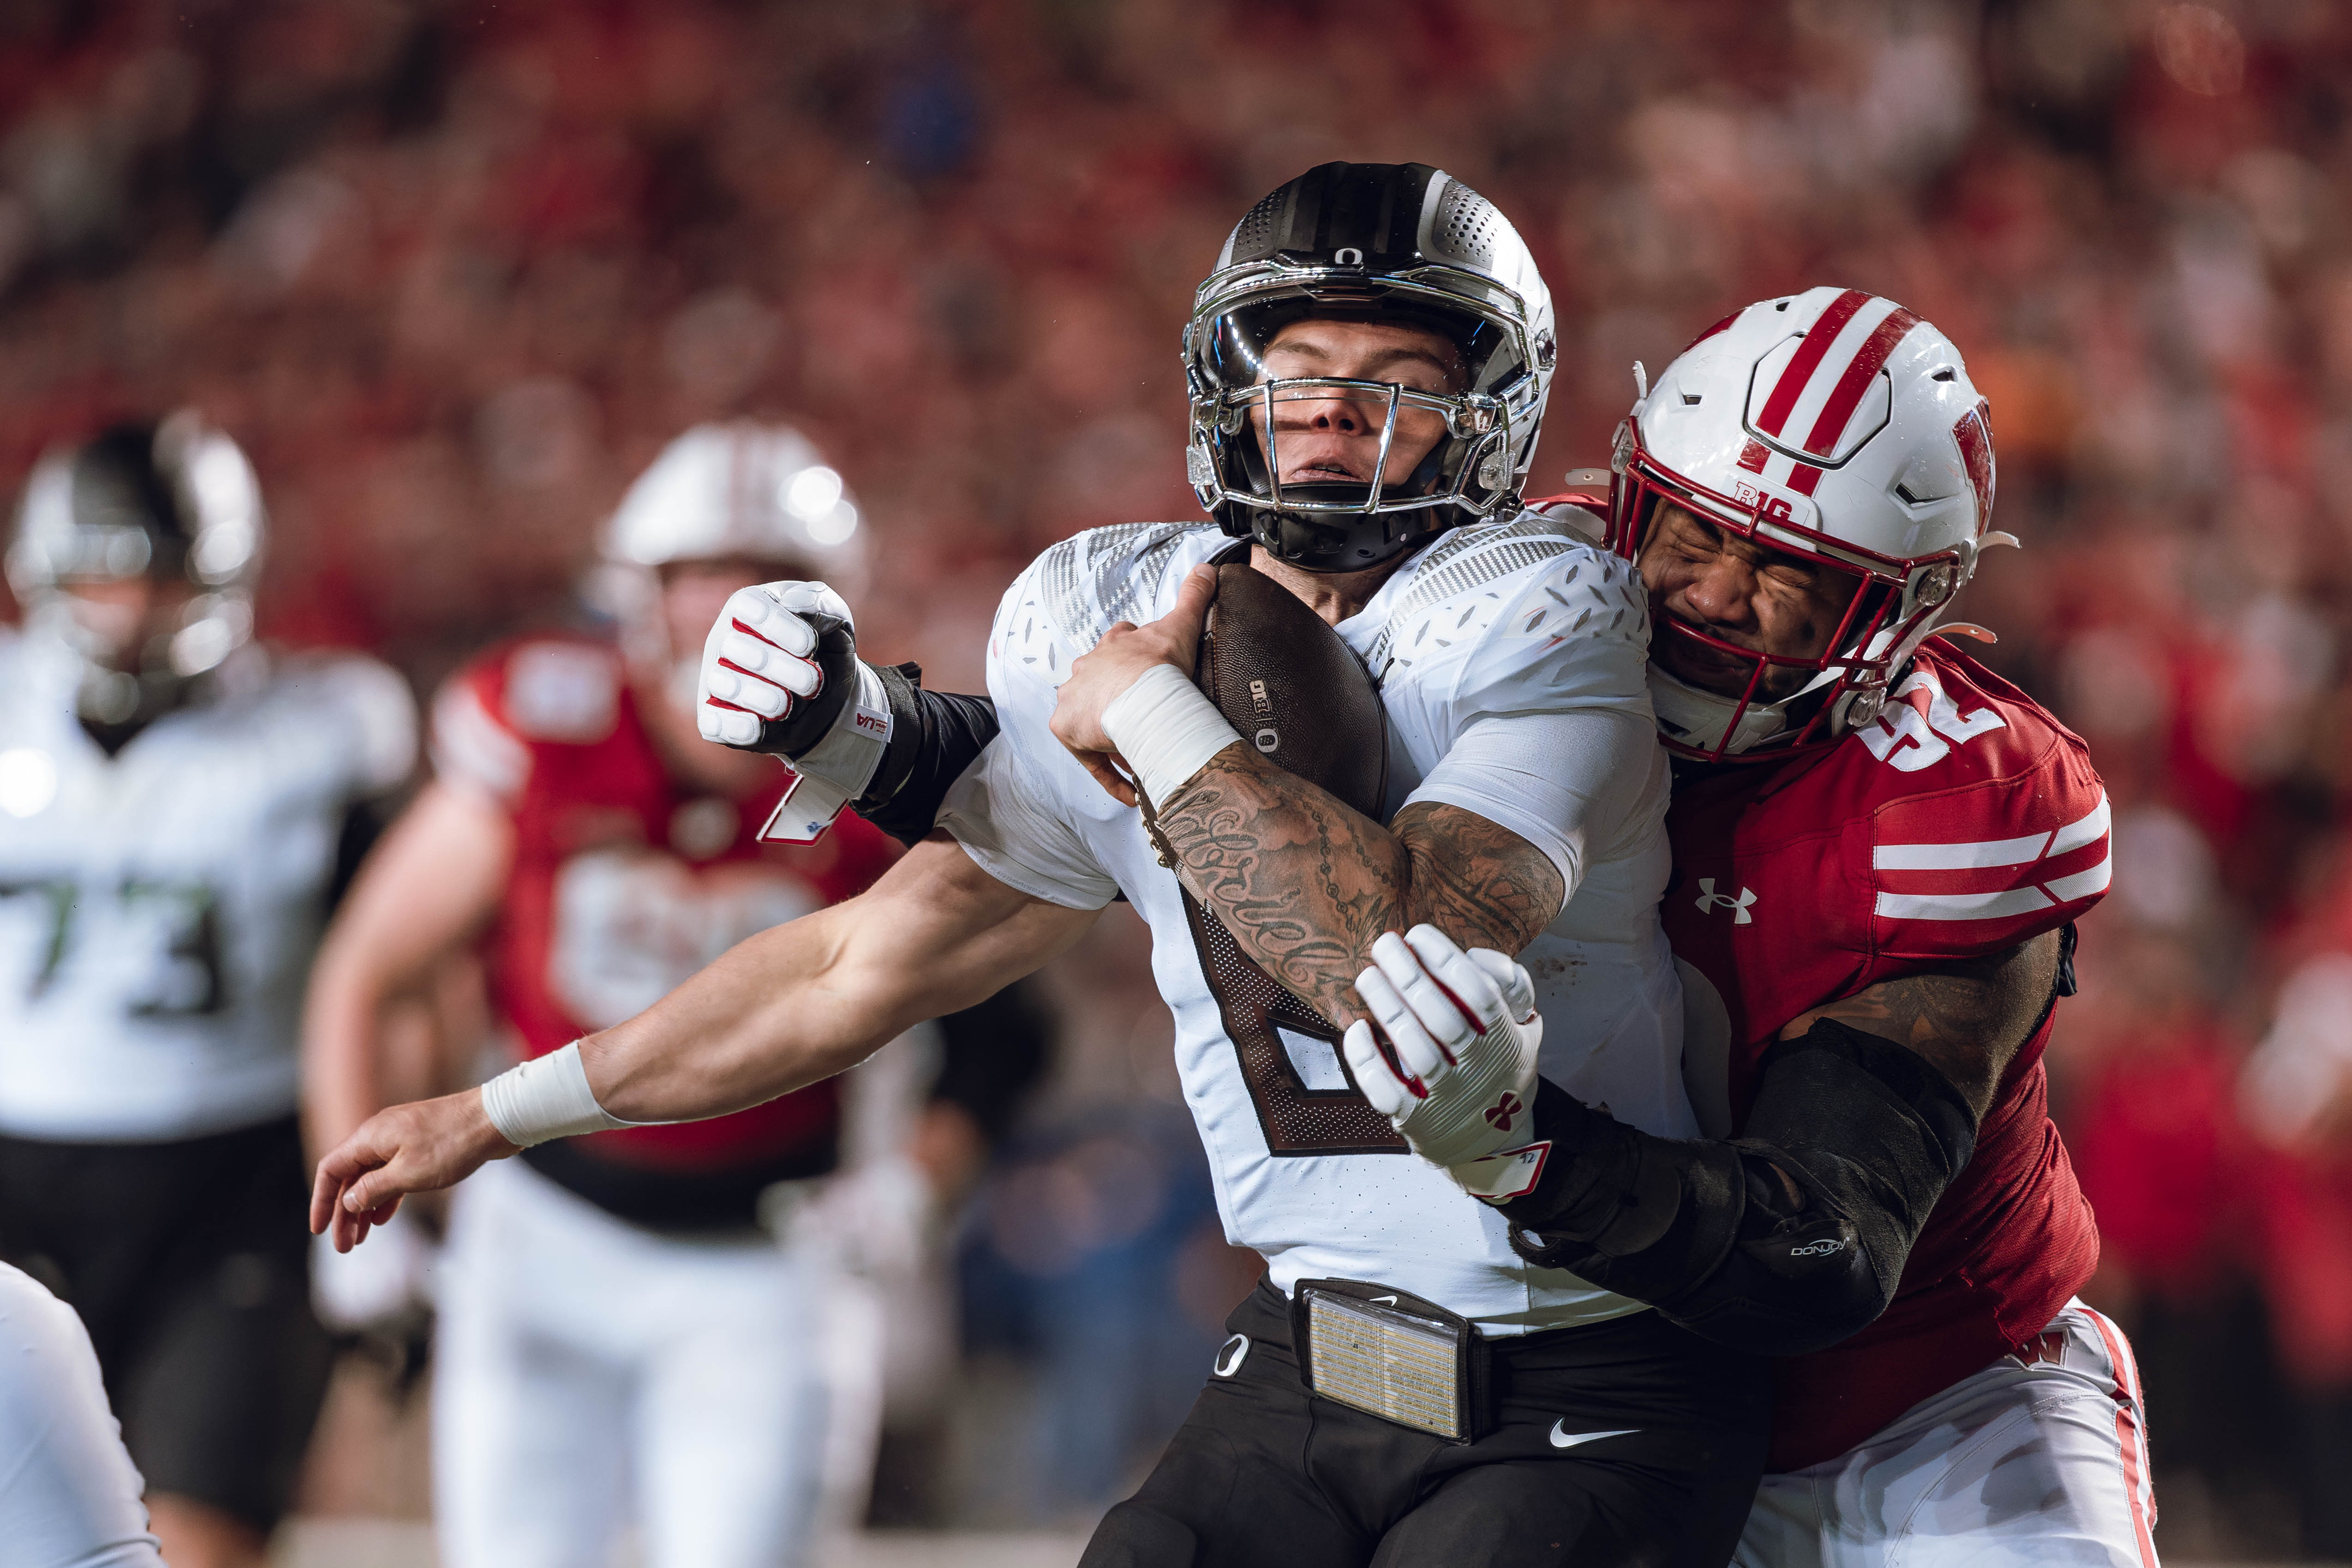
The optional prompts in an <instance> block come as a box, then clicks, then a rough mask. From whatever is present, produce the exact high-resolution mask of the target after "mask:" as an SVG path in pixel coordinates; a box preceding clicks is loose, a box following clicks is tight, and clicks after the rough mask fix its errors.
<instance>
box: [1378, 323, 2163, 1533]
mask: <svg viewBox="0 0 2352 1568" xmlns="http://www.w3.org/2000/svg"><path fill="white" fill-rule="evenodd" d="M1614 468H1615V474H1614V483H1613V485H1612V490H1611V495H1610V498H1609V501H1608V508H1609V537H1610V540H1611V542H1612V545H1613V546H1614V547H1615V548H1616V549H1618V550H1619V551H1621V552H1623V553H1625V554H1628V555H1630V556H1633V558H1634V559H1635V560H1636V561H1637V562H1638V563H1640V565H1641V568H1642V572H1643V578H1644V580H1645V582H1646V584H1647V585H1648V587H1649V589H1650V593H1651V599H1652V606H1653V611H1654V621H1655V624H1656V631H1655V633H1654V641H1653V645H1652V666H1651V690H1652V696H1653V698H1654V700H1655V703H1656V706H1657V710H1658V715H1659V727H1660V731H1661V733H1662V735H1663V736H1664V739H1665V742H1666V743H1667V745H1668V746H1669V748H1670V749H1671V750H1673V751H1674V752H1675V753H1676V754H1677V757H1678V759H1679V760H1678V762H1677V764H1676V767H1677V776H1676V780H1675V804H1674V807H1673V810H1672V813H1671V815H1670V816H1669V817H1668V819H1667V820H1668V831H1669V835H1670V837H1671V839H1672V842H1673V847H1674V854H1675V880H1674V882H1673V883H1672V884H1671V885H1670V886H1669V888H1668V890H1667V893H1666V898H1665V910H1664V917H1665V925H1666V931H1667V934H1668V936H1669V938H1670V939H1671V940H1672V941H1673V942H1674V946H1675V955H1676V957H1677V959H1678V960H1679V961H1680V963H1681V967H1682V971H1683V978H1684V986H1685V1013H1686V1027H1685V1063H1684V1070H1685V1078H1686V1079H1687V1081H1688V1083H1689V1087H1690V1089H1691V1097H1692V1100H1693V1104H1694V1108H1695V1109H1696V1110H1697V1111H1698V1114H1699V1120H1700V1121H1701V1124H1702V1125H1703V1126H1705V1127H1706V1130H1707V1131H1709V1133H1710V1134H1712V1135H1714V1137H1716V1138H1717V1139H1723V1140H1727V1142H1706V1143H1690V1144H1684V1145H1680V1146H1675V1145H1671V1144H1667V1143H1665V1142H1664V1141H1661V1140H1654V1139H1647V1138H1644V1137H1643V1136H1642V1135H1640V1134H1636V1133H1633V1132H1632V1131H1630V1130H1628V1129H1624V1128H1622V1127H1621V1126H1619V1125H1618V1124H1616V1123H1614V1122H1612V1121H1608V1120H1607V1119H1606V1118H1605V1117H1602V1116H1601V1115H1599V1114H1597V1113H1596V1112H1594V1111H1592V1110H1587V1109H1586V1108H1584V1107H1582V1106H1581V1105H1579V1104H1577V1103H1576V1102H1574V1101H1573V1100H1569V1099H1568V1097H1566V1096H1565V1095H1561V1094H1559V1092H1558V1091H1557V1090H1553V1089H1549V1086H1547V1087H1546V1088H1545V1089H1544V1090H1543V1091H1542V1098H1541V1099H1540V1100H1539V1101H1538V1124H1537V1131H1538V1134H1539V1135H1540V1137H1539V1140H1538V1143H1537V1144H1536V1145H1535V1149H1536V1151H1537V1152H1536V1153H1535V1154H1534V1155H1532V1156H1529V1157H1535V1158H1541V1159H1542V1160H1543V1162H1544V1175H1543V1178H1542V1180H1541V1181H1540V1182H1539V1183H1538V1187H1537V1189H1536V1191H1535V1192H1533V1193H1532V1194H1529V1195H1528V1197H1526V1198H1523V1199H1520V1200H1517V1201H1516V1202H1514V1203H1512V1204H1510V1205H1507V1209H1506V1212H1507V1213H1509V1214H1510V1215H1512V1217H1513V1218H1514V1219H1515V1220H1517V1222H1518V1223H1519V1225H1520V1226H1522V1245H1523V1246H1525V1247H1527V1248H1528V1250H1529V1251H1530V1252H1531V1253H1534V1254H1536V1255H1538V1256H1541V1257H1544V1258H1549V1259H1555V1260H1558V1261H1559V1262H1560V1263H1563V1264H1564V1265H1566V1266H1567V1267H1570V1268H1574V1269H1576V1270H1577V1271H1579V1272H1580V1273H1581V1274H1584V1275H1585V1276H1587V1277H1588V1278H1591V1279H1595V1280H1605V1281H1608V1282H1610V1283H1612V1285H1613V1286H1614V1287H1615V1288H1616V1289H1620V1290H1622V1291H1624V1292H1626V1293H1628V1294H1631V1295H1633V1296H1636V1297H1639V1298H1641V1299H1643V1300H1654V1301H1655V1302H1657V1303H1658V1304H1659V1305H1660V1307H1661V1308H1662V1310H1664V1311H1665V1312H1666V1314H1667V1315H1668V1316H1669V1317H1670V1318H1674V1319H1675V1320H1676V1321H1681V1322H1683V1323H1685V1325H1686V1326H1688V1327H1691V1328H1693V1329H1695V1330H1696V1331H1699V1332H1700V1333H1702V1334H1706V1335H1707V1336H1708V1337H1711V1338H1717V1339H1721V1340H1725V1341H1727V1342H1736V1343H1741V1344H1746V1345H1749V1346H1753V1347H1757V1348H1764V1349H1769V1350H1772V1351H1775V1352H1779V1353H1780V1354H1781V1355H1783V1356H1784V1357H1786V1358H1787V1359H1784V1360H1782V1361H1781V1362H1780V1363H1779V1373H1778V1375H1777V1377H1776V1383H1775V1396H1776V1415H1775V1424H1774V1440H1773V1449H1772V1457H1771V1459H1770V1461H1769V1470H1770V1473H1769V1474H1768V1475H1767V1476H1766V1478H1765V1480H1764V1483H1763V1486H1762V1487H1761V1489H1760V1490H1759V1495H1758V1500H1757V1505H1756V1509H1755V1511H1754V1513H1753V1515H1752V1516H1751V1518H1750V1520H1749V1523H1748V1529H1747V1531H1746V1532H1745V1534H1744V1536H1743V1538H1742V1541H1741V1544H1740V1551H1739V1555H1738V1559H1737V1561H1738V1562H1739V1563H1744V1564H1754V1565H1757V1568H1762V1565H1763V1564H1767V1563H1770V1564H1787V1563H1820V1564H1824V1565H1837V1568H1864V1565H1865V1564H1879V1563H1892V1562H1894V1561H1896V1560H1897V1559H1898V1558H1899V1559H1900V1560H1901V1561H1903V1562H1905V1563H1942V1562H1952V1563H1958V1562H1960V1561H1962V1560H1967V1561H1969V1562H1971V1563H1986V1562H1995V1563H2039V1562H2044V1561H2048V1560H2050V1559H2051V1558H2053V1557H2055V1556H2063V1557H2064V1558H2065V1559H2066V1560H2068V1561H2079V1562H2099V1563H2118V1564H2129V1563H2139V1564H2146V1565H2148V1568H2153V1564H2154V1563H2155V1561H2156V1552H2155V1547H2154V1543H2153V1542H2152V1540H2151V1538H2150V1533H2149V1531H2150V1528H2151V1526H2152V1525H2153V1523H2154V1519H2155V1508H2154V1500H2153V1498H2152V1496H2151V1494H2150V1491H2149V1486H2148V1474H2147V1435H2146V1427H2145V1413H2144V1411H2143V1409H2142V1406H2141V1402H2140V1393H2139V1384H2138V1376H2137V1371H2136V1369H2135V1368H2134V1366H2133V1363H2132V1359H2131V1352H2130V1349H2129V1347H2128V1346H2127V1345H2126V1343H2125V1342H2124V1338H2123V1336H2122V1334H2121V1332H2120V1331H2118V1330H2117V1329H2116V1326H2115V1324H2113V1323H2112V1322H2110V1321H2108V1320H2107V1319H2105V1318H2104V1317H2102V1316H2101V1315H2100V1314H2098V1313H2097V1312H2095V1311H2093V1310H2090V1309H2089V1308H2087V1307H2085V1306H2084V1305H2083V1303H2082V1302H2081V1301H2080V1300H2076V1299H2075V1296H2074V1292H2075V1291H2076V1290H2077V1289H2080V1288H2081V1286H2082V1285H2083V1284H2084V1282H2085V1281H2086V1280H2088V1279H2089V1278H2090V1276H2091V1273H2092V1270H2093V1268H2094V1267H2095V1264H2096V1261H2097V1257H2098V1237H2097V1231H2096V1227H2095V1222H2094V1220H2093V1217H2092V1215H2091V1211H2090V1206H2089V1205H2088V1204H2087V1203H2086V1202H2085V1201H2084V1197H2083V1195H2082V1193H2081V1191H2080V1189H2079V1188H2078V1187H2077V1186H2076V1184H2075V1182H2074V1173H2073V1171H2072V1169H2071V1167H2070V1166H2069V1165H2068V1163H2067V1160H2066V1152H2065V1149H2064V1146H2063V1144H2062V1143H2061V1142H2060V1141H2059V1138H2058V1134H2057V1131H2056V1129H2055V1128H2054V1127H2053V1126H2052V1125H2051V1122H2050V1121H2049V1117H2048V1115H2047V1110H2046V1106H2045V1086H2046V1080H2045V1076H2044V1072H2043V1068H2042V1048H2043V1047H2044V1045H2045V1044H2046V1043H2047V1041H2048V1039H2049V1036H2050V1030H2051V1026H2052V1021H2053V1011H2054V1004H2055V1001H2056V998H2057V997H2058V996H2059V995H2060V994H2064V993H2065V992H2067V991H2069V990H2071V988H2072V987H2071V967H2070V964H2069V953H2070V952H2071V947H2072V942H2073V923H2072V922H2073V921H2074V919H2075V918H2076V917H2078V916H2079V915H2081V914H2082V913H2083V912H2084V910H2087V909H2089V908H2090V906H2091V905H2092V904H2093V903H2095V901H2096V900H2098V899H2099V898H2100V897H2101V895H2102V894H2103V893H2104V892H2105V889H2106V886H2107V881H2108V876H2109V868H2110V854H2109V839H2108V821H2107V805H2106V797H2105V791H2104V790H2103V788H2102V787H2101V785H2100V783H2099V779H2098V775H2097V774H2096V773H2095V772H2093V770H2092V768H2091V765H2090V762H2089V759H2088V757H2087V756H2086V754H2085V752H2084V747H2083V744H2082V742H2080V741H2079V740H2078V739H2076V738H2075V737H2074V735H2073V734H2071V733H2070V732H2069V731H2067V730H2066V729H2065V728H2064V727H2063V726H2062V725H2061V724H2059V723H2058V721H2056V720H2055V719H2053V717H2051V715H2050V714H2049V713H2048V712H2047V711H2046V710H2044V709H2042V707H2041V706H2040V705H2039V704H2038V703H2036V702H2034V701H2033V700H2032V699H2031V698H2029V697H2027V696H2026V695H2025V694H2024V693H2022V692H2021V691H2019V690H2018V689H2016V688H2014V687H2012V686H2011V685H2009V684H2008V683H2007V682H2005V681H2002V680H2001V679H1999V678H1998V677H1996V676H1994V675H1993V674H1991V672H1990V671H1989V670H1987V669H1985V668H1983V667H1982V666H1981V665H1979V664H1978V663H1976V662H1975V661H1974V660H1972V659H1970V658H1968V657H1967V656H1966V655H1964V654H1962V653H1960V652H1958V650H1957V649H1956V648H1954V647H1951V646H1949V645H1948V641H1946V640H1934V641H1931V640H1929V639H1930V638H1931V637H1934V636H1935V624H1936V620H1937V616H1938V615H1939V614H1940V613H1941V611H1942V610H1943V608H1944V607H1945V606H1946V605H1948V604H1949V602H1950V600H1951V599H1952V597H1953V595H1955V594H1956V593H1957V592H1958V589H1959V587H1960V586H1961V584H1964V583H1965V582H1966V581H1967V579H1968V577H1969V574H1970V573H1971V572H1972V571H1973V569H1974V565H1975V562H1976V558H1977V555H1978V553H1979V552H1980V551H1981V550H1982V549H1983V548H1985V547H1986V546H1987V545H1989V544H1993V543H2001V542H2012V541H2010V540H2009V539H2008V537H2007V536H2006V535H2001V534H1995V533H1991V532H1990V531H1988V529H1987V521H1988V518H1989V515H1990V510H1991V502H1992V495H1993V471H1994V470H1993V459H1992V447H1991V440H1990V428H1989V425H1988V410H1987V409H1986V407H1985V406H1984V405H1983V404H1982V402H1981V401H1980V400H1979V397H1978V395H1977V394H1976V392H1975V391H1974V389H1973V388H1972V387H1971V386H1970V385H1969V381H1968V376H1967V371H1966V369H1965V367H1964V366H1963V365H1962V363H1961V362H1960V356H1959V354H1958V351H1957V350H1956V349H1954V347H1953V346H1952V344H1951V343H1950V342H1949V341H1948V339H1946V338H1945V337H1944V336H1943V334H1942V333H1940V332H1938V331H1936V330H1935V328H1933V327H1932V326H1930V325H1929V324H1927V322H1924V321H1919V320H1918V319H1917V318H1916V316H1914V315H1913V314H1912V313H1911V312H1909V311H1908V310H1904V309H1902V308H1901V307H1900V306H1897V305H1895V303H1894V302H1892V301H1890V300H1883V299H1876V298H1873V297H1872V296H1870V295H1867V294H1864V293H1863V292H1862V291H1860V290H1857V289H1812V290H1810V291H1809V292H1807V293H1804V294H1801V295H1797V296H1794V297H1792V298H1789V299H1783V300H1766V301H1763V302H1761V303H1759V304H1757V305H1752V306H1750V307H1748V309H1747V310H1742V311H1738V312H1736V313H1735V314H1733V315H1732V316H1729V317H1727V318H1726V319H1725V320H1724V321H1722V322H1719V323H1718V324H1717V326H1716V327H1715V328H1713V329H1711V330H1710V331H1708V332H1707V333H1706V334H1704V335H1703V336H1702V337H1701V338H1700V339H1699V340H1698V341H1697V342H1695V343H1694V344H1693V345H1692V346H1691V347H1690V348H1689V349H1687V350H1685V353H1683V355H1682V356H1681V357H1680V358H1678V359H1677V360H1676V361H1675V363H1674V364H1673V365H1671V366H1670V367H1669V368H1668V369H1667V371H1666V372H1665V374H1663V375H1662V376H1660V377H1659V380H1658V383H1657V384H1656V386H1655V387H1654V388H1648V387H1645V388H1644V389H1643V399H1642V401H1641V402H1639V403H1637V404H1636V405H1634V410H1633V415H1632V416H1631V417H1630V418H1629V419H1628V421H1627V422H1626V424H1625V426H1623V427H1622V430H1621V432H1620V435H1619V442H1618V449H1617V453H1616V461H1615V465H1614ZM1587 499H1591V498H1567V504H1570V505H1574V504H1578V503H1579V502H1580V501H1582V500H1587ZM1954 630H1955V631H1967V632H1973V631H1974V630H1975V628H1954ZM1420 1011H1425V1010H1415V1009H1413V1008H1411V1007H1409V1006H1408V1007H1405V1008H1404V1009H1403V1012H1404V1014H1405V1015H1406V1016H1400V1017H1399V1018H1398V1019H1397V1021H1396V1024H1395V1026H1394V1027H1393V1029H1392V1031H1391V1032H1396V1031H1397V1030H1402V1031H1406V1032H1410V1031H1412V1029H1414V1028H1415V1027H1416V1026H1424V1027H1428V1028H1432V1029H1446V1030H1449V1031H1450V1032H1451V1034H1452V1035H1453V1036H1454V1037H1459V1036H1460V1035H1461V1032H1462V1026H1461V1024H1460V1022H1459V1020H1458V1019H1455V1018H1451V1017H1448V1016H1445V1015H1444V1014H1443V1013H1435V1012H1433V1013H1431V1014H1430V1016H1428V1017H1427V1018H1426V1020H1423V1019H1422V1018H1421V1016H1420ZM1379 1061H1380V1058H1379V1057H1378V1056H1377V1054H1374V1055H1373V1056H1371V1057H1370V1058H1365V1059H1360V1060H1359V1061H1358V1064H1357V1065H1358V1068H1359V1076H1360V1078H1362V1077H1365V1076H1368V1075H1367V1074H1366V1073H1365V1072H1364V1071H1363V1069H1364V1068H1365V1067H1366V1066H1367V1065H1368V1062H1369V1063H1370V1064H1371V1065H1375V1066H1376V1065H1377V1064H1378V1062H1379ZM1373 1098H1374V1099H1375V1102H1376V1103H1378V1102H1379V1100H1380V1099H1381V1096H1380V1095H1379V1094H1378V1093H1377V1092H1376V1093H1375V1094H1374V1096H1373Z"/></svg>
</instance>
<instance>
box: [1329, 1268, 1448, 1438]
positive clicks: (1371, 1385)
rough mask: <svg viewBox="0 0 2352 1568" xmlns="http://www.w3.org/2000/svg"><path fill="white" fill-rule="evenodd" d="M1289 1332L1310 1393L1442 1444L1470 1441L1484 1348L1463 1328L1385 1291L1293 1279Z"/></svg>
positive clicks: (1426, 1304) (1428, 1304) (1353, 1282)
mask: <svg viewBox="0 0 2352 1568" xmlns="http://www.w3.org/2000/svg"><path fill="white" fill-rule="evenodd" d="M1290 1323H1291V1339H1292V1341H1293V1342H1294V1343H1296V1344H1297V1346H1298V1351H1299V1354H1298V1372H1299V1376H1300V1377H1301V1378H1302V1379H1303V1380H1304V1381H1305V1382H1306V1384H1307V1392H1309V1393H1310V1394H1316V1395H1317V1396H1318V1397H1320V1398H1324V1399H1328V1400H1330V1401H1331V1402H1332V1403H1334V1404H1336V1405H1346V1406H1348V1407H1349V1409H1351V1410H1360V1411H1362V1412H1363V1413H1364V1414H1365V1415H1375V1416H1378V1417H1379V1418H1380V1419H1381V1420H1383V1421H1389V1422H1393V1423H1394V1424H1396V1425H1397V1426H1405V1427H1410V1428H1411V1429H1412V1430H1413V1431H1416V1432H1425V1433H1427V1434H1428V1435H1430V1436H1433V1437H1443V1438H1444V1439H1445V1440H1446V1441H1447V1442H1450V1443H1469V1442H1474V1441H1475V1440H1476V1439H1477V1437H1478V1436H1479V1434H1480V1432H1481V1430H1482V1429H1483V1427H1484V1426H1485V1425H1486V1422H1485V1410H1484V1405H1485V1404H1486V1382H1487V1378H1486V1370H1487V1356H1486V1348H1487V1347H1486V1341H1485V1340H1484V1339H1483V1338H1482V1337H1481V1336H1480V1335H1479V1333H1478V1331H1477V1330H1476V1329H1475V1328H1473V1327H1472V1326H1471V1324H1470V1321H1469V1320H1468V1319H1466V1318H1463V1317H1460V1316H1458V1315H1457V1314H1455V1313H1453V1312H1449V1311H1447V1310H1445V1309H1444V1308H1443V1307H1440V1306H1438V1305H1437V1304H1436V1303H1434V1302H1433V1301H1424V1300H1422V1299H1421V1298H1420V1297H1418V1296H1413V1295H1410V1294H1408V1293H1406V1292H1404V1291H1402V1290H1399V1289H1396V1288H1394V1287H1393V1286H1388V1285H1375V1284H1370V1283H1368V1282H1366V1281H1364V1280H1360V1279H1302V1280H1300V1281H1299V1283H1298V1289H1297V1294H1296V1295H1295V1296H1294V1297H1293V1298H1292V1300H1291V1304H1290Z"/></svg>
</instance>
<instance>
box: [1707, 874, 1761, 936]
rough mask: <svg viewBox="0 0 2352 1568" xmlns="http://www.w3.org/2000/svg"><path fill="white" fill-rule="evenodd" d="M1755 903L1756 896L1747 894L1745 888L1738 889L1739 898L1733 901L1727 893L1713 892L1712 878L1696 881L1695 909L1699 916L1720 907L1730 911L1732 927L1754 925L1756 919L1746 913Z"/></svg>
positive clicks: (1713, 883)
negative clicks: (1696, 899) (1696, 897)
mask: <svg viewBox="0 0 2352 1568" xmlns="http://www.w3.org/2000/svg"><path fill="white" fill-rule="evenodd" d="M1755 901H1756V895H1755V894H1754V893H1751V892H1749V891H1748V889H1745V888H1742V889H1739V896H1738V898H1736V899H1735V898H1733V897H1732V896H1731V895H1730V894H1728V893H1718V892H1717V891H1716V890H1715V879H1714V878H1712V877H1701V878H1700V879H1698V901H1697V905H1696V908H1697V910H1698V912H1699V913H1701V914H1705V913H1706V912H1707V911H1708V910H1712V909H1715V908H1717V906H1720V907H1722V908H1724V909H1727V910H1730V911H1731V923H1732V924H1733V925H1736V926H1747V925H1754V924H1755V923H1756V917H1755V916H1754V915H1751V914H1749V913H1748V905H1750V904H1752V903H1754V902H1755Z"/></svg>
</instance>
